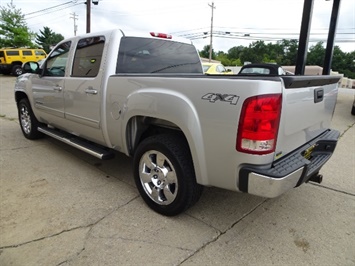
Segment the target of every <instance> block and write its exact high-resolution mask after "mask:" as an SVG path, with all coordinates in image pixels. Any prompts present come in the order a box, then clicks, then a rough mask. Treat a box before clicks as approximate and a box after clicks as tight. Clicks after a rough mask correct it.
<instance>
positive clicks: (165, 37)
mask: <svg viewBox="0 0 355 266" xmlns="http://www.w3.org/2000/svg"><path fill="white" fill-rule="evenodd" d="M150 35H151V36H153V37H158V38H163V39H172V38H173V36H171V35H170V34H166V33H160V32H151V33H150Z"/></svg>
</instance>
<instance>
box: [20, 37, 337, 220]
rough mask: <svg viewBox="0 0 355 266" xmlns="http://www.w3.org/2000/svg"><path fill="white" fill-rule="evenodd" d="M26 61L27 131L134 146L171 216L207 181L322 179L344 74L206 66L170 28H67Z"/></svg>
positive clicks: (119, 147)
mask: <svg viewBox="0 0 355 266" xmlns="http://www.w3.org/2000/svg"><path fill="white" fill-rule="evenodd" d="M23 69H24V71H25V72H26V74H24V75H22V76H20V77H18V79H17V82H16V85H15V99H16V103H17V107H18V115H19V121H20V125H21V129H22V132H23V134H24V136H25V137H26V138H28V139H37V138H39V137H42V136H43V135H44V134H45V135H49V136H51V137H54V138H56V139H58V140H60V141H63V142H64V143H67V144H69V145H72V146H74V147H76V148H78V149H80V150H82V151H85V152H88V153H90V154H92V155H93V156H96V157H98V158H101V159H111V158H112V157H113V155H114V154H115V151H119V152H122V153H124V154H126V155H127V156H131V157H133V158H134V159H133V171H134V179H135V182H136V186H137V189H138V190H139V192H140V195H141V196H142V198H143V199H144V201H145V202H146V203H147V205H149V207H151V208H152V209H153V210H155V211H156V212H158V213H161V214H164V215H168V216H172V215H177V214H179V213H181V212H183V211H184V210H186V209H187V208H188V207H190V206H192V205H193V204H194V203H195V202H196V201H197V200H198V199H199V197H200V195H201V192H202V187H203V186H214V187H219V188H223V189H228V190H234V191H239V192H244V193H250V194H253V195H258V196H261V197H270V198H271V197H277V196H279V195H281V194H282V193H284V192H286V191H288V190H289V189H291V188H294V187H297V186H299V185H301V184H302V183H304V182H308V181H315V182H320V181H321V177H322V176H321V175H320V174H319V170H320V168H321V167H322V166H323V165H324V164H325V162H326V161H327V160H328V159H329V158H330V157H331V155H332V153H333V151H334V149H335V146H336V143H337V140H338V137H339V132H337V131H335V130H332V129H330V123H331V118H332V115H333V111H334V108H335V104H336V100H337V82H338V80H339V77H334V76H283V75H269V76H258V75H256V76H240V75H228V76H217V75H216V76H213V75H204V74H203V70H202V65H201V62H200V58H199V55H198V52H197V51H196V48H195V47H194V46H193V45H192V44H191V42H188V41H186V40H180V39H175V38H173V37H172V36H170V35H166V34H160V33H154V32H151V33H150V34H148V33H147V34H146V35H142V36H137V35H134V36H130V35H126V34H124V33H123V32H122V31H121V30H112V31H105V32H100V33H96V34H87V35H84V36H78V37H73V38H70V39H67V40H64V41H62V42H61V43H59V44H58V45H57V46H56V47H55V48H54V49H53V50H52V52H51V53H50V54H49V56H48V57H47V59H46V61H45V62H44V63H43V64H41V66H39V65H38V63H34V62H29V63H26V64H24V66H23Z"/></svg>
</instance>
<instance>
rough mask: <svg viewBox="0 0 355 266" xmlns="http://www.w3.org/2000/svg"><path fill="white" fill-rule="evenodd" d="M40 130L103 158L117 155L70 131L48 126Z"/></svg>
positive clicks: (106, 158)
mask: <svg viewBox="0 0 355 266" xmlns="http://www.w3.org/2000/svg"><path fill="white" fill-rule="evenodd" d="M38 131H40V132H42V133H44V134H46V135H48V136H50V137H52V138H55V139H57V140H60V141H62V142H64V143H66V144H68V145H70V146H73V147H74V148H77V149H79V150H81V151H84V152H86V153H88V154H90V155H93V156H95V157H96V158H99V159H101V160H108V159H112V158H113V157H114V156H115V154H114V153H113V152H112V151H111V150H107V149H105V148H104V147H100V146H97V145H94V144H91V143H89V142H86V141H85V140H83V139H81V138H79V137H77V136H74V135H71V134H69V133H65V132H61V131H58V130H55V129H52V128H48V127H38Z"/></svg>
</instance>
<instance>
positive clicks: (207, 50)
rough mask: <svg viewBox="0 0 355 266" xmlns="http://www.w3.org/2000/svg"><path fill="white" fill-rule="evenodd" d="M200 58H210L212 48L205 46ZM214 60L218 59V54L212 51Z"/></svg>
mask: <svg viewBox="0 0 355 266" xmlns="http://www.w3.org/2000/svg"><path fill="white" fill-rule="evenodd" d="M200 56H201V57H203V58H209V56H210V46H209V45H205V46H204V47H203V49H202V51H200ZM212 59H216V53H215V52H214V50H213V49H212Z"/></svg>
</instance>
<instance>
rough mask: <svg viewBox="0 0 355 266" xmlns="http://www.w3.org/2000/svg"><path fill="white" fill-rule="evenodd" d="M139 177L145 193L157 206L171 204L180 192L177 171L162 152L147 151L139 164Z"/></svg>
mask: <svg viewBox="0 0 355 266" xmlns="http://www.w3.org/2000/svg"><path fill="white" fill-rule="evenodd" d="M139 177H140V181H141V184H142V187H143V189H144V191H145V193H146V194H147V195H148V196H149V197H150V198H151V199H152V200H153V201H154V202H155V203H157V204H160V205H168V204H171V203H172V202H173V201H174V200H175V198H176V195H177V192H178V179H177V175H176V171H175V169H174V167H173V165H172V163H171V162H170V160H169V159H168V158H167V157H166V156H165V155H164V154H163V153H161V152H159V151H155V150H151V151H147V152H145V153H144V154H143V156H142V157H141V160H140V162H139Z"/></svg>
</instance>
